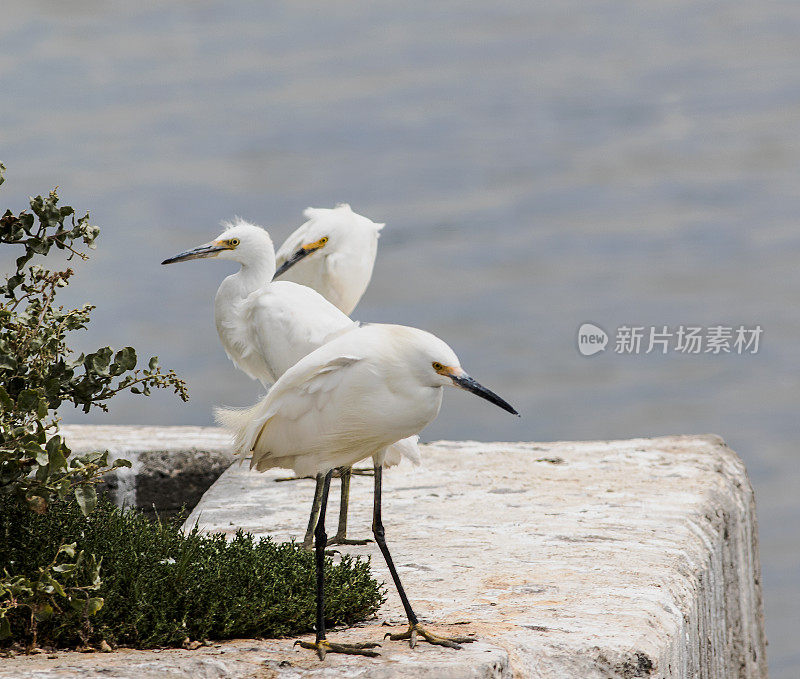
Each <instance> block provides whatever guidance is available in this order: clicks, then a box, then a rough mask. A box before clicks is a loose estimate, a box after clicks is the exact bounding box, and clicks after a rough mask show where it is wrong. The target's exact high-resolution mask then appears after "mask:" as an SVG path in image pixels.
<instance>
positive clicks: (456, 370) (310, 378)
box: [217, 324, 518, 658]
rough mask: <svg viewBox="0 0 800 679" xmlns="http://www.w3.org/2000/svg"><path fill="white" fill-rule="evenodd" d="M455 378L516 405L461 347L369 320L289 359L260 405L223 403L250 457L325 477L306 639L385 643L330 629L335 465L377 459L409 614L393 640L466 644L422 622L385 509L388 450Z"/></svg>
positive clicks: (434, 408)
mask: <svg viewBox="0 0 800 679" xmlns="http://www.w3.org/2000/svg"><path fill="white" fill-rule="evenodd" d="M445 386H456V387H460V388H462V389H466V390H468V391H471V392H472V393H474V394H476V395H478V396H480V397H481V398H484V399H486V400H487V401H489V402H491V403H494V404H495V405H497V406H499V407H501V408H503V410H507V411H508V412H510V413H513V414H514V415H518V413H517V411H516V410H514V408H513V407H511V406H510V405H509V404H508V403H506V402H505V401H504V400H503V399H501V398H500V397H499V396H498V395H497V394H495V393H493V392H491V391H489V390H488V389H486V388H485V387H483V386H481V385H480V384H478V382H476V381H475V380H474V379H473V378H472V377H470V376H469V375H468V374H467V373H466V372H465V371H464V369H463V368H462V367H461V365H460V363H459V360H458V358H457V357H456V355H455V353H454V352H453V350H452V349H451V348H450V347H449V346H447V344H445V343H444V342H443V341H442V340H440V339H439V338H438V337H435V336H434V335H431V334H430V333H427V332H424V331H423V330H418V329H416V328H409V327H405V326H400V325H378V324H376V325H365V326H362V327H360V328H357V329H355V330H352V331H351V332H348V333H345V334H343V335H341V336H339V337H336V338H334V339H332V340H331V341H330V342H328V343H327V344H324V345H322V346H321V347H320V348H319V349H316V350H315V351H313V352H311V353H310V354H308V355H307V356H306V357H305V358H302V359H301V360H300V361H298V362H297V364H295V365H294V366H292V367H291V368H289V370H287V371H286V372H285V373H284V374H283V375H282V376H281V377H280V379H278V381H277V382H276V383H275V384H274V385H273V386H272V388H271V389H270V390H269V392H268V393H267V395H266V396H265V397H264V398H263V399H262V400H261V401H259V402H258V403H256V405H255V406H253V407H252V408H246V409H241V410H232V409H219V410H218V411H217V421H218V422H220V423H221V424H222V425H223V426H225V427H226V428H228V429H229V430H230V431H231V432H232V433H233V435H234V448H235V450H236V451H237V452H238V453H240V454H243V455H247V454H250V453H252V458H251V461H250V467H251V468H255V469H257V470H259V471H263V470H265V469H269V468H271V467H285V468H289V469H294V470H295V472H296V473H297V474H308V473H315V474H317V478H319V479H321V481H322V508H321V509H320V512H319V519H318V520H317V526H316V529H315V533H314V534H315V538H316V568H317V590H316V594H317V629H316V641H315V642H314V643H309V642H298V643H301V645H302V646H303V647H304V648H312V649H315V650H316V651H317V653H318V654H319V656H320V658H323V657H324V656H325V654H326V653H352V654H358V655H376V652H375V651H371V650H369V649H370V648H372V647H374V646H376V645H377V644H355V645H349V644H332V643H330V642H328V641H327V640H326V637H325V601H324V545H325V541H326V534H325V505H326V502H327V497H328V489H329V487H330V482H331V474H332V470H333V468H334V467H340V466H342V465H352V464H354V463H356V462H358V461H359V460H362V459H364V458H366V457H369V456H370V455H372V456H374V457H373V459H374V460H375V499H374V510H373V523H372V531H373V534H374V536H375V541H376V542H377V544H378V546H379V547H380V550H381V553H382V554H383V557H384V559H385V560H386V565H387V566H388V568H389V572H390V573H391V575H392V579H393V580H394V584H395V586H396V587H397V592H398V594H399V595H400V600H401V601H402V602H403V608H404V609H405V612H406V616H407V617H408V630H407V631H406V632H404V633H401V634H390V635H389V638H390V639H393V640H397V639H408V640H409V641H410V643H411V645H412V646H414V645H415V643H416V639H417V635H419V636H421V637H422V638H424V639H425V640H426V641H428V642H429V643H432V644H437V645H440V646H448V647H451V648H460V646H459V643H464V642H468V641H471V639H469V638H456V639H447V638H444V637H439V636H436V635H434V634H431V633H430V632H428V631H427V630H425V629H424V628H423V627H422V626H421V625H420V624H419V619H418V618H417V616H416V615H415V613H414V611H413V609H412V608H411V604H410V603H409V600H408V597H407V596H406V593H405V590H404V589H403V586H402V584H401V582H400V578H399V576H398V574H397V569H396V568H395V567H394V563H393V561H392V557H391V555H390V554H389V549H388V547H387V545H386V538H385V531H384V528H383V522H382V517H381V483H382V469H381V466H380V464H379V462H380V457H379V455H378V456H376V453H377V452H378V451H381V450H383V449H385V448H386V446H388V445H390V444H391V443H392V442H394V441H397V440H399V439H401V438H403V437H407V436H412V435H414V434H418V433H419V432H420V431H421V430H422V429H423V428H424V427H425V426H426V425H428V424H429V423H430V422H431V421H432V420H433V419H434V418H435V417H436V415H437V414H438V413H439V408H440V407H441V404H442V388H443V387H445Z"/></svg>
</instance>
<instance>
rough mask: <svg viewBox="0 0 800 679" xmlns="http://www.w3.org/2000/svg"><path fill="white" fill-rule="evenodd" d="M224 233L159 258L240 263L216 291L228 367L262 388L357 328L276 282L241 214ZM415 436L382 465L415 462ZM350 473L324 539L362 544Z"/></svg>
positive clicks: (262, 235) (265, 246) (321, 301)
mask: <svg viewBox="0 0 800 679" xmlns="http://www.w3.org/2000/svg"><path fill="white" fill-rule="evenodd" d="M224 226H225V227H226V228H225V230H224V231H223V232H222V233H221V234H220V235H219V236H217V238H215V239H214V240H212V241H210V242H209V243H205V244H203V245H201V246H199V247H196V248H194V249H192V250H187V251H186V252H182V253H180V254H178V255H175V256H174V257H170V258H168V259H165V260H164V261H163V262H162V264H171V263H174V262H184V261H188V260H192V259H204V258H210V257H213V258H216V259H226V260H233V261H235V262H238V263H239V264H241V268H240V269H239V271H237V272H236V273H234V274H231V275H230V276H228V277H227V278H225V280H223V281H222V284H221V285H220V286H219V290H217V295H216V297H215V299H214V320H215V323H216V326H217V332H218V333H219V338H220V341H221V342H222V346H223V347H224V349H225V352H226V353H227V355H228V357H229V358H230V359H231V360H232V361H233V363H234V365H236V366H237V367H238V368H240V369H241V370H242V371H244V372H245V373H247V375H249V376H250V377H252V378H253V379H257V380H260V381H261V383H262V384H264V385H265V386H268V385H269V384H270V383H272V382H274V381H275V380H276V379H278V378H279V377H280V376H281V375H282V374H283V373H284V372H285V371H286V370H287V369H288V368H290V367H291V366H293V365H294V364H295V363H296V362H297V361H298V360H299V359H301V358H302V357H303V356H305V355H306V354H308V353H309V352H311V351H313V350H314V349H316V348H318V347H319V346H321V345H322V344H324V343H325V342H327V341H328V340H329V339H331V338H332V337H334V336H336V335H338V334H340V333H344V332H348V331H349V330H351V329H353V328H356V327H357V326H358V324H357V323H355V322H353V321H351V320H350V318H348V317H347V316H346V315H345V314H344V313H342V312H341V311H339V309H337V308H336V307H335V306H333V304H331V303H330V302H328V301H327V300H326V299H325V298H323V297H322V296H321V295H320V294H319V293H317V292H315V291H314V290H312V289H311V288H309V287H306V286H304V285H298V284H297V283H292V282H290V281H275V282H273V280H272V279H273V276H274V274H275V251H274V248H273V245H272V240H271V239H270V237H269V234H268V233H267V232H266V231H265V230H264V229H262V228H261V227H259V226H256V225H254V224H250V223H248V222H246V221H244V220H242V219H237V220H235V221H234V222H232V223H227V224H225V225H224ZM416 441H417V440H416V439H415V438H411V439H409V440H406V441H398V443H397V444H396V445H393V446H392V447H391V449H390V450H389V451H388V452H387V453H386V454H385V455H383V456H382V457H383V459H384V463H385V464H386V466H391V465H393V464H397V463H399V462H400V460H401V458H402V457H408V458H409V459H410V460H411V461H412V462H414V463H418V462H419V449H418V447H417V442H416ZM348 482H349V470H347V473H345V474H343V475H342V500H341V508H340V512H339V529H338V530H337V532H336V535H335V536H334V538H333V539H332V540H331V544H363V541H362V540H349V539H348V538H347V509H348V499H349V483H348ZM321 493H322V484H321V483H318V484H317V488H316V491H315V494H314V497H315V504H314V508H312V512H311V517H310V519H309V525H308V529H307V531H306V536H305V540H304V544H305V545H306V546H307V547H310V545H311V540H312V538H313V531H314V525H315V523H316V511H317V507H318V505H319V502H320V501H321V497H322V496H321Z"/></svg>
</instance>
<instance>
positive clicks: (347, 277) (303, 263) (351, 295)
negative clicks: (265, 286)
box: [275, 203, 384, 316]
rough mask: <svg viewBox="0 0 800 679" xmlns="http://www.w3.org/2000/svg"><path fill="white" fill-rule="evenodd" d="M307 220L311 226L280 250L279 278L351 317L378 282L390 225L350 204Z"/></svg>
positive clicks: (316, 211)
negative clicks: (375, 271)
mask: <svg viewBox="0 0 800 679" xmlns="http://www.w3.org/2000/svg"><path fill="white" fill-rule="evenodd" d="M303 215H304V216H305V217H306V218H307V219H308V221H306V222H305V223H304V224H303V225H302V226H300V227H299V228H298V229H297V230H296V231H295V232H294V233H292V235H291V236H289V237H288V238H287V239H286V240H285V241H284V243H283V245H281V247H280V248H278V252H277V254H276V255H275V257H276V263H277V266H278V269H277V271H276V272H275V277H276V278H277V277H282V278H283V280H287V281H294V282H295V283H300V284H301V285H307V286H308V287H310V288H313V289H314V290H316V291H317V292H318V293H319V294H320V295H322V296H323V297H324V298H325V299H327V300H328V301H329V302H330V303H331V304H333V305H334V306H336V307H337V308H338V309H340V310H341V311H342V312H343V313H345V314H347V315H348V316H349V315H350V314H351V313H353V309H355V308H356V305H357V304H358V302H359V300H360V299H361V297H362V296H363V294H364V291H365V290H366V289H367V286H368V285H369V280H370V278H372V268H373V266H374V264H375V255H376V254H377V252H378V236H379V235H380V230H381V229H382V228H383V227H384V225H383V224H377V223H375V222H373V221H372V220H370V219H367V218H366V217H363V216H362V215H359V214H356V213H355V212H353V210H352V209H351V208H350V206H349V205H347V204H346V203H342V204H340V205H337V206H336V207H335V208H333V209H332V210H329V209H325V208H313V207H310V208H308V209H306V210H305V212H303Z"/></svg>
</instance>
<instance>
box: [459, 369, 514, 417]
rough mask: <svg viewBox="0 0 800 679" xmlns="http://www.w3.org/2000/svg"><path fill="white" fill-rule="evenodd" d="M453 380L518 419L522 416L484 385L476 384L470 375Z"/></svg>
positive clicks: (462, 375) (463, 374) (463, 375)
mask: <svg viewBox="0 0 800 679" xmlns="http://www.w3.org/2000/svg"><path fill="white" fill-rule="evenodd" d="M451 379H452V380H453V383H454V384H455V385H456V386H458V387H461V388H462V389H466V390H467V391H471V392H472V393H473V394H475V395H476V396H480V397H481V398H485V399H486V400H487V401H489V403H494V404H495V405H496V406H498V407H499V408H502V409H503V410H505V411H507V412H509V413H511V414H512V415H516V416H517V417H519V416H520V414H519V413H518V412H517V411H516V410H514V408H512V407H511V405H509V404H508V403H506V402H505V401H504V400H503V399H502V398H500V397H499V396H498V395H497V394H495V393H494V392H493V391H490V390H489V389H487V388H486V387H484V386H483V385H481V384H479V383H478V382H476V381H475V380H474V379H472V378H471V377H470V376H469V375H467V373H462V374H461V375H457V376H453V377H452V378H451Z"/></svg>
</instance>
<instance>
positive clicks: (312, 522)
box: [303, 474, 323, 551]
mask: <svg viewBox="0 0 800 679" xmlns="http://www.w3.org/2000/svg"><path fill="white" fill-rule="evenodd" d="M322 486H323V477H322V474H317V484H316V486H315V488H314V501H313V502H312V503H311V516H310V517H309V518H308V528H306V535H305V537H304V538H303V549H307V550H309V551H311V548H312V545H313V543H314V529H315V527H316V525H317V518H318V517H319V507H320V503H321V502H322Z"/></svg>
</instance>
